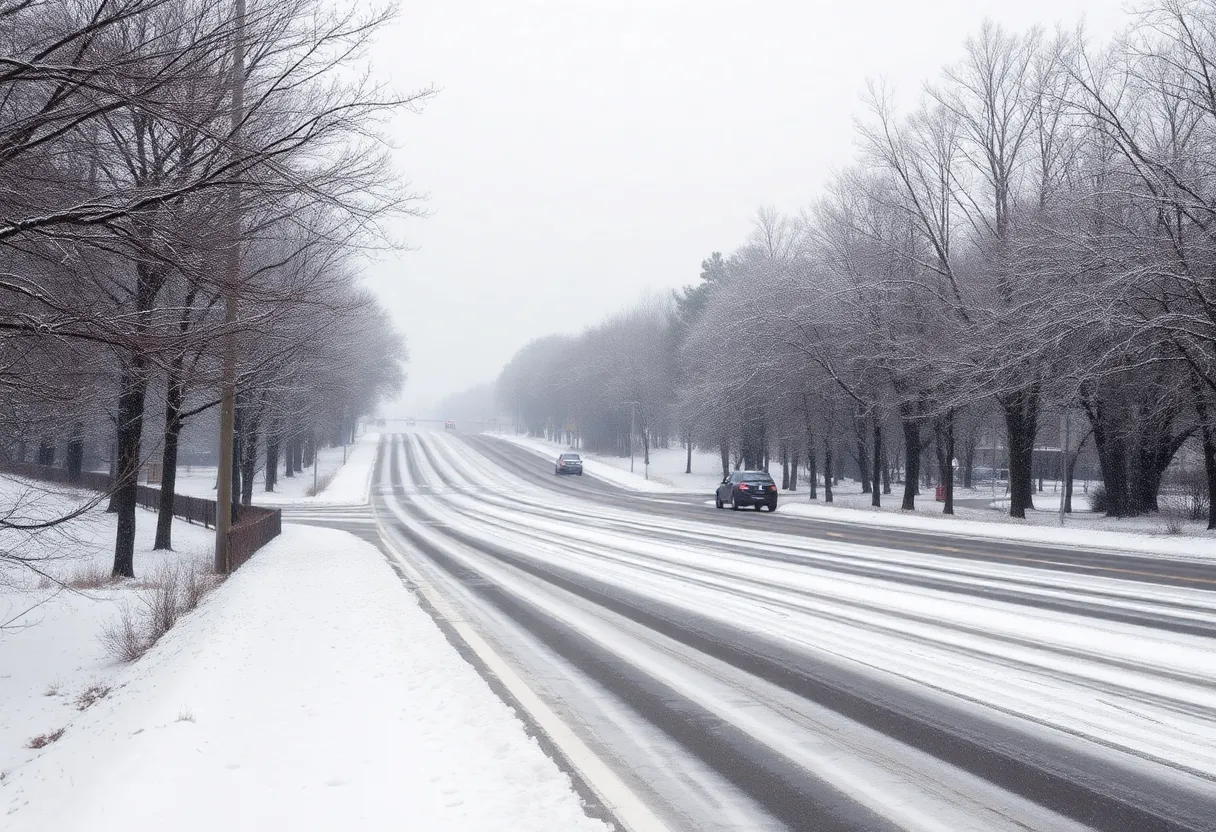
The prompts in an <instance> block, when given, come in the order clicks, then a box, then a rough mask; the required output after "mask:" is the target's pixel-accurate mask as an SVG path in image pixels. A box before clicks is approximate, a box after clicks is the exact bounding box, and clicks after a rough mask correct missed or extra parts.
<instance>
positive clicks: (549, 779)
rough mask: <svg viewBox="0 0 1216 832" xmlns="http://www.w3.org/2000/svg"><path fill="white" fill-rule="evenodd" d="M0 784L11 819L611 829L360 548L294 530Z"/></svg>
mask: <svg viewBox="0 0 1216 832" xmlns="http://www.w3.org/2000/svg"><path fill="white" fill-rule="evenodd" d="M113 686H114V690H113V692H111V693H110V695H109V696H107V697H106V698H104V699H102V700H101V701H99V702H97V703H96V704H95V705H93V706H92V707H90V708H88V709H87V710H85V711H83V712H80V713H78V714H77V715H76V717H75V719H74V720H73V721H71V722H70V723H68V724H67V726H66V731H65V732H64V734H63V736H62V738H60V739H59V740H58V741H57V742H54V743H52V744H50V745H48V746H47V747H46V748H45V749H44V750H42V751H41V753H40V754H39V755H38V756H37V757H36V758H35V759H33V760H31V761H29V762H27V763H25V764H24V765H21V766H19V767H18V768H16V769H15V770H14V771H12V772H10V773H9V775H8V776H7V777H6V778H5V779H4V780H3V781H0V817H2V818H4V822H3V824H2V825H3V828H4V829H5V830H7V831H8V832H22V830H29V831H30V832H34V830H38V831H39V832H41V830H48V829H55V830H65V832H66V831H70V830H89V832H103V830H115V831H116V832H118V830H121V832H141V831H142V830H158V829H174V830H179V832H185V831H186V830H199V832H203V831H204V830H206V832H211V830H214V829H227V830H265V829H291V830H295V832H300V831H301V830H339V829H358V830H380V829H383V830H389V829H392V830H400V829H417V830H428V832H430V831H431V830H435V831H437V832H439V831H441V830H462V831H463V830H491V829H493V830H529V832H542V831H543V830H554V832H559V831H560V832H577V831H578V830H593V829H597V830H603V829H606V828H607V827H606V826H605V825H604V824H603V823H601V822H600V821H597V820H592V819H590V818H588V817H587V816H586V814H585V813H584V811H583V809H582V807H581V804H580V801H579V798H578V797H577V796H576V794H575V793H574V792H573V791H572V788H571V783H570V780H569V778H568V777H567V776H566V775H565V774H564V773H562V772H561V771H560V770H559V768H558V767H557V765H556V764H555V763H554V762H553V761H552V760H550V759H549V758H548V757H547V756H546V755H545V754H544V752H543V751H542V750H541V748H540V747H539V745H538V744H537V743H536V741H535V740H534V739H532V738H530V737H529V736H528V735H527V734H526V732H525V730H524V726H523V725H522V723H521V722H520V721H519V720H518V719H517V718H516V716H515V714H514V713H513V712H512V711H511V709H509V708H508V707H507V706H506V705H505V704H503V703H502V701H501V700H499V699H498V698H497V697H496V696H495V695H494V693H493V692H492V691H491V690H490V688H489V687H488V686H487V684H486V683H485V681H483V680H482V678H481V677H480V676H479V675H478V674H477V672H476V671H475V670H474V669H473V667H471V666H470V665H469V664H467V663H466V662H465V661H464V660H463V659H462V658H460V656H459V655H458V654H457V653H456V652H455V650H453V648H452V647H451V645H450V644H449V643H448V642H447V640H446V639H445V638H444V636H443V634H442V633H441V632H440V631H439V629H438V628H437V627H436V625H435V624H434V623H433V621H432V620H431V619H430V617H429V616H428V615H427V614H426V613H425V612H424V611H423V610H422V609H421V608H420V607H419V606H418V604H417V603H416V602H415V600H414V599H413V598H412V596H411V595H410V594H409V593H408V592H407V590H406V589H405V588H404V587H403V586H402V584H401V582H400V580H399V579H398V578H397V576H396V574H395V573H394V572H393V571H392V570H391V569H390V568H389V566H388V565H387V563H386V562H385V561H384V559H383V557H382V556H381V555H380V553H379V552H378V551H377V550H376V549H375V548H374V547H372V546H371V545H370V544H367V543H365V542H362V541H360V540H359V539H358V538H355V537H354V536H352V535H349V534H346V533H344V532H339V531H333V530H328V529H321V528H311V527H309V528H306V527H301V526H294V525H290V524H288V525H287V526H285V528H284V532H283V535H282V536H281V537H279V538H278V539H276V540H275V541H273V542H272V543H270V544H269V545H267V546H266V547H265V548H263V549H262V550H260V551H259V552H258V554H257V556H256V557H254V558H253V559H252V560H251V561H250V562H249V563H248V564H246V565H245V566H243V567H242V568H241V569H240V570H239V571H238V572H237V573H236V574H235V575H233V576H232V577H231V578H229V580H228V581H227V582H226V583H225V584H223V585H222V586H221V587H220V588H219V589H217V590H216V591H215V592H213V593H212V594H211V595H210V596H208V597H207V599H205V600H204V601H203V603H202V605H201V606H199V607H198V608H197V609H196V610H195V611H194V612H192V613H190V614H189V615H187V616H186V617H185V618H183V619H181V621H179V622H178V624H177V626H176V627H174V628H173V629H172V630H170V631H169V633H168V634H167V635H166V636H164V637H163V638H162V639H161V641H160V642H158V643H157V644H156V646H155V647H153V648H152V650H151V651H150V652H148V653H147V654H146V655H145V656H144V658H143V659H141V660H140V661H139V662H137V663H135V664H133V665H129V666H126V667H124V668H123V669H122V670H121V672H119V673H118V674H117V675H116V677H115V678H114V681H113Z"/></svg>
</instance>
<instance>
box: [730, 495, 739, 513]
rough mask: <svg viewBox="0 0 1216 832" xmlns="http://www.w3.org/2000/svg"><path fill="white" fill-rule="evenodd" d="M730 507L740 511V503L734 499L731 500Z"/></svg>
mask: <svg viewBox="0 0 1216 832" xmlns="http://www.w3.org/2000/svg"><path fill="white" fill-rule="evenodd" d="M730 507H731V509H732V510H734V511H738V510H739V501H738V500H736V499H735V498H734V497H731V498H730Z"/></svg>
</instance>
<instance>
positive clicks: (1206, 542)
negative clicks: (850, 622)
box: [780, 497, 1216, 558]
mask: <svg viewBox="0 0 1216 832" xmlns="http://www.w3.org/2000/svg"><path fill="white" fill-rule="evenodd" d="M803 499H804V500H805V497H804V498H803ZM938 505H939V509H938V511H940V504H938ZM780 511H781V513H782V514H795V515H799V516H802V517H810V518H814V519H816V520H830V521H835V522H839V523H859V524H864V525H867V526H887V527H897V528H901V529H914V530H921V531H931V532H938V533H941V534H950V535H959V536H962V537H983V538H995V539H997V540H1018V541H1022V542H1026V543H1045V544H1050V545H1053V546H1078V547H1081V548H1085V549H1107V550H1112V551H1126V552H1135V553H1137V554H1152V555H1164V556H1168V557H1195V558H1212V557H1216V535H1213V534H1211V533H1210V532H1209V533H1206V534H1204V535H1203V536H1201V537H1198V538H1196V537H1182V536H1179V535H1160V536H1154V535H1148V534H1137V533H1135V532H1131V531H1128V532H1122V531H1108V530H1104V529H1095V528H1093V520H1098V519H1100V520H1102V521H1106V522H1108V523H1110V524H1117V523H1118V522H1119V521H1118V520H1110V519H1109V518H1105V517H1103V518H1092V519H1091V520H1090V523H1088V524H1087V525H1086V526H1085V527H1084V528H1068V527H1067V526H1065V527H1063V528H1060V527H1052V526H1034V525H1029V524H1026V525H1023V524H1022V522H1021V521H1018V520H1011V519H1010V518H1009V517H1007V516H1005V515H996V517H994V518H993V519H992V520H988V521H975V520H961V519H952V518H950V517H947V516H945V515H942V514H934V515H929V514H909V513H906V512H898V513H896V512H889V511H878V510H870V511H863V510H859V509H848V508H833V507H831V506H826V505H818V504H815V503H810V502H795V501H794V499H793V498H786V499H785V500H783V501H782V503H781V508H780ZM993 514H996V513H995V512H993ZM1065 522H1066V523H1075V522H1076V520H1074V519H1073V518H1071V517H1070V518H1069V519H1068V520H1066V521H1065Z"/></svg>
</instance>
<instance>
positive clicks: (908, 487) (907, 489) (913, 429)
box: [900, 406, 921, 511]
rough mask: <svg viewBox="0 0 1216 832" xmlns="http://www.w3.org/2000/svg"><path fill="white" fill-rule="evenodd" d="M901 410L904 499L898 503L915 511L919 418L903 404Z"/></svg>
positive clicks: (901, 507)
mask: <svg viewBox="0 0 1216 832" xmlns="http://www.w3.org/2000/svg"><path fill="white" fill-rule="evenodd" d="M900 410H901V419H900V421H901V423H902V424H903V430H904V469H905V474H904V501H903V504H902V505H900V509H901V510H903V511H916V493H917V483H918V482H920V453H921V445H920V420H919V419H917V418H916V417H915V416H913V415H911V412H910V411H911V408H910V407H907V406H904V407H901V408H900Z"/></svg>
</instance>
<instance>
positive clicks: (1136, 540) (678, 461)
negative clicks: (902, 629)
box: [502, 436, 1216, 557]
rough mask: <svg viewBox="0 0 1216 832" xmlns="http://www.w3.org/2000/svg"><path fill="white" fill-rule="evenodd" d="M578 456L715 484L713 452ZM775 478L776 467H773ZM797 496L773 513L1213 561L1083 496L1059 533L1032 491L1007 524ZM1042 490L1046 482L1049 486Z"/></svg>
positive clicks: (650, 487)
mask: <svg viewBox="0 0 1216 832" xmlns="http://www.w3.org/2000/svg"><path fill="white" fill-rule="evenodd" d="M502 438H503V439H505V440H507V441H509V442H512V443H514V444H516V445H519V446H521V447H524V448H527V449H529V450H531V451H534V452H535V453H537V454H540V455H542V456H546V457H547V456H550V455H551V456H553V457H556V455H557V454H558V453H560V452H561V451H563V450H568V448H566V447H565V446H563V445H560V444H558V443H555V442H549V441H546V440H543V439H535V438H531V437H521V436H504V437H502ZM580 453H582V454H583V457H584V467H585V469H586V471H587V473H589V474H592V475H594V476H598V477H600V478H602V479H604V480H607V481H609V482H612V483H614V484H616V485H619V486H621V487H623V488H629V489H632V490H635V491H647V492H650V491H666V492H669V493H698V494H703V495H705V501H706V505H707V506H712V505H713V502H712V497H713V493H714V489H715V487H716V486H717V484H718V482H719V480H720V477H719V467H720V465H721V463H720V462H719V461H718V458H717V456H716V455H714V454H711V453H706V452H704V451H694V452H693V460H692V468H693V471H694V472H695V473H693V474H685V473H684V468H685V463H686V451H685V450H684V449H682V448H667V449H662V448H661V449H656V450H652V451H651V454H650V460H651V465H650V479H649V480H646V479H643V477H642V475H641V468H640V463H639V461H638V460H639V459H640V458H635V460H634V467H635V471H636V472H637V473H633V474H631V473H629V470H628V469H629V458H628V457H625V458H621V457H611V456H602V455H598V454H588V453H586V452H580ZM773 470H774V473H775V474H776V476H777V478H778V479H780V466H779V465H778V466H776V467H774V469H773ZM800 487H801V490H800V491H797V492H782V494H781V509H780V511H781V513H782V514H784V515H796V516H801V517H807V518H810V519H815V520H828V521H835V522H841V523H859V524H865V525H871V526H884V527H890V528H902V529H913V530H921V531H928V532H940V533H942V534H951V535H960V536H967V537H981V538H995V539H1001V540H1018V541H1021V542H1027V543H1044V544H1051V545H1062V546H1080V547H1085V548H1091V549H1108V550H1111V551H1120V550H1122V551H1129V552H1136V553H1143V554H1156V555H1164V556H1171V557H1216V533H1213V532H1209V531H1207V530H1205V529H1204V528H1203V524H1202V523H1198V522H1189V523H1185V524H1182V525H1181V532H1182V533H1180V534H1166V533H1165V531H1166V526H1167V524H1166V522H1165V521H1164V520H1162V519H1161V518H1157V517H1141V518H1133V519H1125V520H1120V519H1115V518H1110V517H1105V516H1102V515H1097V514H1093V513H1091V512H1089V511H1088V506H1087V505H1086V495H1085V494H1084V493H1079V492H1078V493H1076V494H1074V496H1073V501H1074V504H1075V505H1076V507H1077V510H1076V511H1075V512H1074V513H1073V514H1070V515H1068V516H1067V518H1066V519H1065V525H1064V527H1063V528H1061V527H1059V526H1058V525H1057V524H1058V523H1059V515H1058V513H1057V512H1058V509H1059V496H1058V494H1056V493H1053V492H1051V491H1050V490H1048V491H1046V492H1043V493H1040V494H1036V495H1035V500H1036V505H1038V506H1039V509H1038V510H1037V511H1031V512H1029V513H1028V516H1027V519H1026V520H1014V519H1012V518H1010V517H1009V516H1008V515H1007V514H1005V513H1003V512H1002V511H999V510H993V509H990V508H973V507H970V506H958V507H956V508H955V515H954V516H953V517H949V516H944V515H943V514H942V504H941V503H938V502H935V501H934V499H933V494H932V490H929V491H928V492H927V493H922V495H921V496H920V497H919V498H918V499H917V510H916V511H915V512H905V511H900V510H899V504H900V499H901V496H902V495H901V492H900V489H901V488H902V486H895V487H894V488H893V489H892V490H893V491H894V492H895V493H892V494H886V495H883V497H882V501H883V504H884V505H883V507H882V508H881V509H875V508H871V507H870V506H869V501H870V495H869V494H862V493H861V486H860V484H859V483H857V482H853V481H849V480H844V481H842V482H841V483H840V484H839V485H838V486H836V487H834V488H833V492H834V502H833V503H832V504H825V503H823V502H822V500H823V489H822V486H820V489H819V501H816V502H811V501H810V499H809V495H808V494H807V491H806V485H805V482H804V483H802V484H801V486H800ZM1048 487H1049V489H1050V487H1051V486H1050V484H1049V486H1048ZM1002 497H1003V495H1000V494H998V495H997V496H996V497H995V498H994V497H993V496H992V494H991V492H989V491H986V490H985V489H970V490H964V489H958V490H957V491H956V499H967V500H969V501H974V502H976V503H979V504H981V505H989V504H993V505H997V506H998V507H999V505H1000V503H1001V500H1002Z"/></svg>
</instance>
